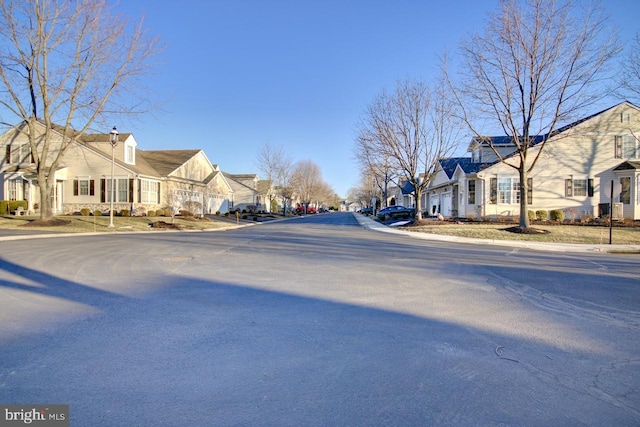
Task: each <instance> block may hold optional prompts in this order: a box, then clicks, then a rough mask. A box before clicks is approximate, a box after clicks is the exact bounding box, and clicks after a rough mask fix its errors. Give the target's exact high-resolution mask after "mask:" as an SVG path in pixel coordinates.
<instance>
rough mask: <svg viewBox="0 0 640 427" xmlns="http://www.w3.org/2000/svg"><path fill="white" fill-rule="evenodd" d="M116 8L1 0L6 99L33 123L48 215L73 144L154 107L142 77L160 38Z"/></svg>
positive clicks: (3, 102) (92, 0) (2, 102)
mask: <svg viewBox="0 0 640 427" xmlns="http://www.w3.org/2000/svg"><path fill="white" fill-rule="evenodd" d="M109 8H110V7H109V5H108V3H107V1H106V0H81V1H62V0H3V1H2V2H0V40H1V42H0V45H1V46H2V48H1V49H0V106H1V107H2V108H3V110H5V112H8V113H9V114H11V115H12V116H15V117H16V118H18V119H19V120H22V121H23V123H25V124H26V126H23V127H22V128H21V129H24V130H23V131H22V132H24V133H26V134H27V135H28V139H29V145H30V148H31V153H32V159H33V162H34V163H35V169H36V171H37V179H38V185H39V187H40V200H41V202H40V212H41V214H40V215H41V218H42V219H44V220H46V219H50V218H52V217H53V209H52V206H51V197H50V196H51V194H52V191H53V187H54V184H55V172H56V170H58V169H59V168H60V167H61V159H62V158H63V156H64V154H65V152H66V151H67V149H68V148H69V146H71V145H72V144H73V143H74V142H76V141H78V140H81V139H82V136H83V134H84V133H85V132H87V130H89V128H90V127H91V126H92V124H94V123H98V124H100V125H104V124H105V120H106V119H112V118H113V117H115V115H116V114H127V115H128V114H131V113H136V112H143V111H146V110H147V109H148V107H147V105H146V102H145V100H144V97H143V96H142V92H141V88H143V86H142V85H141V84H139V83H140V81H139V80H140V77H142V76H143V75H144V74H145V73H146V72H147V71H148V70H149V68H148V67H149V63H150V59H151V58H152V57H153V56H154V55H155V54H156V53H158V51H159V49H158V42H157V39H153V38H149V37H147V35H146V34H145V32H144V31H143V28H142V23H140V24H139V25H138V26H136V27H133V28H132V27H131V26H129V25H128V23H127V21H126V20H124V19H122V18H121V17H120V16H118V15H115V14H114V13H111V11H110V10H109ZM38 124H42V125H44V131H43V132H42V131H38V127H39V126H38Z"/></svg>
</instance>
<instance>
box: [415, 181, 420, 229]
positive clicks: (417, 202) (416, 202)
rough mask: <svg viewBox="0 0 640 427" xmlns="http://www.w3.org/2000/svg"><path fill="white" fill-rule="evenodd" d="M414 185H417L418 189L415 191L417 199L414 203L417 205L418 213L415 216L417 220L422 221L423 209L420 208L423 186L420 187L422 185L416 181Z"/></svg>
mask: <svg viewBox="0 0 640 427" xmlns="http://www.w3.org/2000/svg"><path fill="white" fill-rule="evenodd" d="M414 185H415V189H416V190H415V192H414V193H415V197H416V200H414V204H415V205H416V206H415V209H416V215H415V216H416V220H417V221H422V209H420V199H421V198H422V188H420V186H419V185H418V184H416V183H414Z"/></svg>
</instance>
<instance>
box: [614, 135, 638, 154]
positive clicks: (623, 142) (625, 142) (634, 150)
mask: <svg viewBox="0 0 640 427" xmlns="http://www.w3.org/2000/svg"><path fill="white" fill-rule="evenodd" d="M615 146H616V148H615V155H616V159H636V158H638V157H640V149H639V148H638V141H637V140H636V138H634V137H633V135H616V137H615Z"/></svg>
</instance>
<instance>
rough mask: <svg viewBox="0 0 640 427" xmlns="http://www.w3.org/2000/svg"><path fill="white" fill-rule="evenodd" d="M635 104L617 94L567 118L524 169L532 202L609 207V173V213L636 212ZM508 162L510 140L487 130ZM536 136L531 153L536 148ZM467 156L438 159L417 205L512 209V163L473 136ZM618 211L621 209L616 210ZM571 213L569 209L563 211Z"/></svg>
mask: <svg viewBox="0 0 640 427" xmlns="http://www.w3.org/2000/svg"><path fill="white" fill-rule="evenodd" d="M638 135H640V109H639V108H638V107H637V106H635V105H633V104H631V103H629V102H622V103H620V104H618V105H615V106H613V107H611V108H608V109H606V110H604V111H601V112H599V113H596V114H594V115H592V116H589V117H586V118H583V119H581V120H579V121H576V122H575V123H572V124H570V125H568V126H565V127H563V128H561V129H559V130H558V131H557V132H556V133H554V134H553V135H552V136H551V137H550V138H549V140H548V141H547V143H546V145H545V147H544V151H543V152H542V154H541V156H540V158H539V160H538V162H537V163H536V165H535V167H534V169H533V171H532V172H531V173H530V174H529V177H528V179H529V192H528V194H526V195H524V197H527V198H528V203H529V209H530V210H533V211H535V210H546V211H550V210H553V209H560V210H564V211H565V213H567V214H569V215H571V216H575V217H599V216H603V215H607V214H608V213H609V210H608V209H609V208H608V204H609V201H610V188H611V182H612V181H613V182H614V183H615V184H616V185H615V187H616V188H620V191H619V192H618V193H617V194H616V195H615V197H614V200H613V202H614V216H615V215H618V216H620V217H624V218H630V219H636V220H638V219H640V143H639V141H638V139H637V136H638ZM490 140H491V141H492V143H493V145H494V146H496V147H497V149H498V150H499V152H500V154H501V156H503V157H504V158H505V159H506V162H508V163H511V164H517V163H516V162H518V161H519V160H518V158H517V156H515V155H514V153H515V146H514V144H513V141H512V140H510V138H508V137H504V136H499V137H491V138H490ZM541 140H542V138H541V137H538V138H536V139H535V140H534V145H533V146H532V147H531V148H530V154H529V158H530V159H533V158H534V157H535V155H536V154H537V150H539V149H540V145H539V143H540V141H541ZM468 152H470V153H471V157H464V158H450V159H441V160H440V162H439V163H440V164H439V171H438V173H437V174H436V176H435V177H434V179H433V180H432V181H431V183H430V184H429V187H428V189H427V191H426V192H425V195H424V198H423V200H421V203H420V205H421V208H422V209H423V211H426V213H427V214H430V215H437V214H439V213H440V214H442V215H443V216H445V217H466V218H479V217H499V216H515V215H518V214H519V211H520V206H519V203H520V197H523V195H521V194H520V189H519V182H520V180H519V176H518V172H517V170H515V169H514V168H512V167H510V166H508V165H506V164H503V163H501V162H499V161H498V158H497V156H496V155H495V153H494V152H493V150H492V149H491V148H490V147H489V144H488V143H487V139H483V140H479V139H476V138H474V139H473V140H472V141H471V143H470V144H469V147H468ZM618 211H619V212H618ZM567 217H569V216H567Z"/></svg>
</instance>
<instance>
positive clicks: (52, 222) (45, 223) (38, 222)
mask: <svg viewBox="0 0 640 427" xmlns="http://www.w3.org/2000/svg"><path fill="white" fill-rule="evenodd" d="M69 224H71V221H70V220H68V219H58V218H54V219H48V220H43V219H35V220H33V221H29V222H27V223H25V224H22V225H20V227H60V226H63V225H69Z"/></svg>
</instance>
